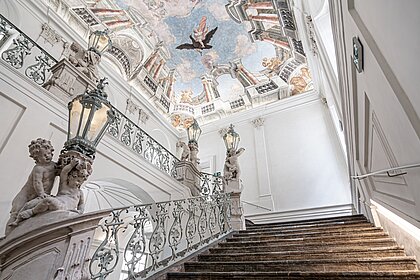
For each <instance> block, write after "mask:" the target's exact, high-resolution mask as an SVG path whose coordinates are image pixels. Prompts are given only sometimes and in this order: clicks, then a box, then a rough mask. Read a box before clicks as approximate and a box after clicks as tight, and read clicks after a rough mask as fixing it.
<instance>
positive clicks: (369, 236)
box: [219, 232, 389, 247]
mask: <svg viewBox="0 0 420 280" xmlns="http://www.w3.org/2000/svg"><path fill="white" fill-rule="evenodd" d="M387 237H389V236H388V234H386V233H384V232H379V233H377V234H360V235H346V236H328V235H327V236H315V237H304V238H303V237H300V238H274V239H267V240H250V241H248V240H246V241H231V240H229V239H227V240H226V242H221V243H219V246H220V247H225V246H226V247H256V246H257V247H258V246H270V245H277V244H289V243H292V244H307V243H317V244H324V243H330V242H343V241H361V240H363V241H365V240H376V239H383V238H387Z"/></svg>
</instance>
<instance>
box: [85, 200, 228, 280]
mask: <svg viewBox="0 0 420 280" xmlns="http://www.w3.org/2000/svg"><path fill="white" fill-rule="evenodd" d="M230 205H231V197H230V194H229V193H219V194H214V195H210V196H199V197H191V198H185V199H179V200H173V201H166V202H157V203H149V204H143V205H137V206H127V207H123V208H118V209H113V210H112V211H111V212H110V214H109V215H108V216H107V217H106V218H104V219H103V220H102V221H101V222H100V224H99V226H98V228H99V229H101V230H102V233H99V232H98V234H97V235H96V236H95V239H96V242H95V243H96V244H98V246H97V247H96V250H95V252H94V253H93V255H92V257H91V258H90V261H89V273H90V278H89V279H92V280H99V279H101V280H104V279H106V278H107V277H108V276H109V275H110V274H112V273H115V274H124V276H125V277H124V278H127V279H144V278H148V277H150V276H151V275H153V274H154V273H156V272H158V271H160V270H162V269H163V268H165V267H167V266H169V265H171V264H172V263H175V262H177V261H179V260H181V259H183V258H186V257H188V256H190V255H191V254H194V253H195V252H197V251H198V250H200V249H202V248H203V247H204V246H207V245H208V244H210V243H212V242H214V241H216V240H218V239H220V238H222V237H224V236H226V235H227V234H229V233H230V232H232V222H231V210H232V209H231V206H230ZM146 232H147V233H148V234H146ZM127 237H129V239H128V240H127ZM121 258H124V262H125V264H124V268H125V270H124V271H123V270H117V264H118V263H119V261H120V259H121Z"/></svg>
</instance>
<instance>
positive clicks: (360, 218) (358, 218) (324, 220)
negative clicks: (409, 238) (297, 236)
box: [247, 215, 367, 229]
mask: <svg viewBox="0 0 420 280" xmlns="http://www.w3.org/2000/svg"><path fill="white" fill-rule="evenodd" d="M345 221H367V219H366V217H365V216H363V215H353V216H342V217H332V218H322V219H312V220H302V221H292V222H280V223H268V224H254V225H249V226H247V228H250V229H251V228H265V227H267V228H271V227H276V226H298V225H310V224H328V223H335V222H345Z"/></svg>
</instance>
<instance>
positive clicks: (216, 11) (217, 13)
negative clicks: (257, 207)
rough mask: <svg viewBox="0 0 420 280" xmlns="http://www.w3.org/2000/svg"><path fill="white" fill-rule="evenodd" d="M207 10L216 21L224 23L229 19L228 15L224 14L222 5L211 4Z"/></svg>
mask: <svg viewBox="0 0 420 280" xmlns="http://www.w3.org/2000/svg"><path fill="white" fill-rule="evenodd" d="M208 10H209V12H210V13H212V15H213V16H214V18H215V19H217V20H220V21H225V20H229V19H230V17H229V15H228V13H227V12H226V8H225V6H224V5H223V4H220V3H219V4H218V3H212V4H210V5H209V6H208Z"/></svg>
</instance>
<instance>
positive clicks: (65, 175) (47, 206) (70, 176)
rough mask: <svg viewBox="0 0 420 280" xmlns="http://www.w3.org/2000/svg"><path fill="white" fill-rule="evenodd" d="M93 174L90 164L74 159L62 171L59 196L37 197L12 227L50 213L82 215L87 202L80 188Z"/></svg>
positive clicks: (21, 212) (20, 214) (23, 209)
mask: <svg viewBox="0 0 420 280" xmlns="http://www.w3.org/2000/svg"><path fill="white" fill-rule="evenodd" d="M91 173H92V166H91V163H90V162H88V161H83V160H81V159H78V158H72V159H71V161H70V163H68V164H66V165H65V166H64V167H63V169H62V170H61V173H60V184H59V187H58V193H57V196H55V197H54V196H49V197H46V198H41V197H37V198H35V199H33V200H31V201H29V202H27V203H26V204H25V206H24V207H23V208H22V209H21V210H20V211H19V214H18V215H17V217H16V220H15V221H14V222H12V223H11V224H10V226H17V225H18V224H19V223H20V222H21V221H23V220H26V219H29V218H30V217H32V216H35V215H37V214H40V213H44V212H50V211H56V210H67V211H74V212H77V213H79V214H82V213H83V212H84V207H85V200H84V196H83V192H82V190H81V189H80V187H81V185H82V184H83V182H84V181H86V180H87V178H88V177H89V175H90V174H91Z"/></svg>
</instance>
